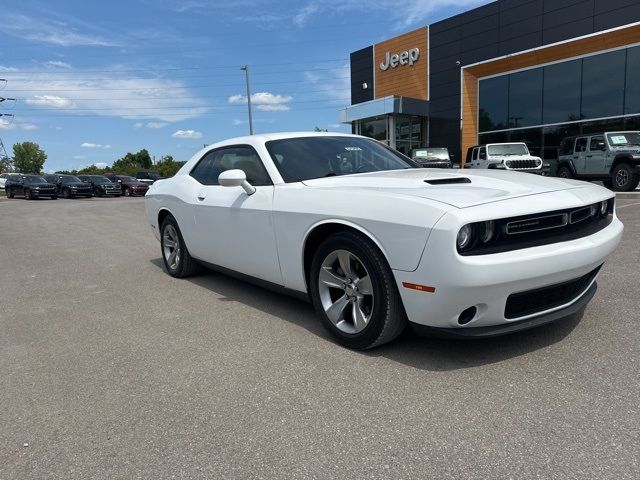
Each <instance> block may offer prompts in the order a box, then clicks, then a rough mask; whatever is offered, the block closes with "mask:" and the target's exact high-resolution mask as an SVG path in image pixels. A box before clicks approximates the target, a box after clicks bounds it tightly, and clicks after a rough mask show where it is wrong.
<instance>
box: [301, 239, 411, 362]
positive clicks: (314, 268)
mask: <svg viewBox="0 0 640 480" xmlns="http://www.w3.org/2000/svg"><path fill="white" fill-rule="evenodd" d="M337 250H346V251H347V252H349V253H350V254H352V255H355V257H357V259H358V260H359V261H360V262H361V263H362V265H363V266H364V268H365V269H366V271H367V272H368V275H369V276H370V279H371V287H372V291H373V301H372V309H371V313H370V315H371V317H370V319H369V321H368V323H367V325H366V327H365V328H364V329H363V330H361V331H360V332H357V333H346V332H344V331H343V330H341V329H339V328H338V327H337V326H336V325H334V324H333V323H332V322H331V320H329V317H328V316H327V314H326V312H325V308H324V307H323V305H322V300H321V298H320V291H319V284H320V282H319V274H320V269H321V268H322V264H323V262H324V261H325V259H326V258H327V257H328V256H329V255H331V254H332V253H333V252H336V251H337ZM309 278H310V280H309V287H310V296H311V300H312V303H313V306H314V308H315V310H316V313H317V314H318V316H319V317H320V320H321V322H322V324H323V325H324V327H325V328H326V329H327V330H328V331H329V333H330V334H331V336H332V337H333V338H335V339H336V340H337V341H338V343H340V344H342V345H344V346H345V347H348V348H353V349H357V350H364V349H368V348H373V347H377V346H379V345H382V344H384V343H387V342H390V341H391V340H393V339H394V338H396V337H397V336H398V335H400V334H401V333H402V331H403V330H404V328H405V327H406V324H407V318H406V315H405V312H404V308H403V306H402V299H401V298H400V294H399V293H398V289H397V287H396V282H395V278H394V276H393V273H392V272H391V268H390V267H389V264H388V263H387V260H386V258H385V257H384V255H383V254H382V252H380V250H379V249H378V247H377V246H376V245H375V244H374V243H373V242H372V241H371V240H369V238H367V237H366V236H364V235H362V234H359V233H355V232H341V233H337V234H335V235H332V236H331V237H329V238H328V239H327V240H325V241H324V242H322V244H320V246H319V247H318V249H317V251H316V252H315V254H314V257H313V262H312V264H311V272H310V276H309Z"/></svg>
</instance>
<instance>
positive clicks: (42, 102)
mask: <svg viewBox="0 0 640 480" xmlns="http://www.w3.org/2000/svg"><path fill="white" fill-rule="evenodd" d="M25 103H26V104H27V105H34V106H37V107H54V108H73V107H74V106H75V105H74V103H73V102H72V101H71V100H69V99H68V98H64V97H59V96H57V95H34V96H32V97H29V98H27V99H26V100H25Z"/></svg>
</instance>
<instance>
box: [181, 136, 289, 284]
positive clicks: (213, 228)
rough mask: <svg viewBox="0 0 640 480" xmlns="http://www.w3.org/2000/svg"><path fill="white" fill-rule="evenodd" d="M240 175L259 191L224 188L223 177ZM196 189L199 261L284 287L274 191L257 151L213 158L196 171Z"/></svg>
mask: <svg viewBox="0 0 640 480" xmlns="http://www.w3.org/2000/svg"><path fill="white" fill-rule="evenodd" d="M231 169H240V170H243V171H244V172H245V175H246V176H247V181H248V182H249V183H251V185H253V186H254V187H255V189H256V191H255V193H254V194H252V195H248V194H247V193H246V192H245V191H244V190H243V189H242V188H241V187H223V186H221V185H219V184H218V176H219V175H220V173H222V172H223V171H225V170H231ZM190 175H191V177H192V178H193V183H194V188H193V189H192V191H193V195H194V198H193V199H192V202H193V205H194V220H195V228H194V238H193V239H192V240H191V245H192V246H191V247H190V249H191V250H192V252H191V253H192V254H193V255H194V257H196V258H199V259H201V260H204V261H206V262H209V263H212V264H214V265H218V266H221V267H225V268H229V269H231V270H235V271H237V272H240V273H243V274H246V275H250V276H252V277H256V278H260V279H263V280H266V281H269V282H272V283H276V284H279V285H281V284H282V275H281V273H280V263H279V261H278V254H277V248H276V240H275V232H274V227H273V192H274V186H273V182H272V181H271V178H270V177H269V174H268V173H267V171H266V169H265V167H264V164H263V163H262V160H261V159H260V156H259V155H258V153H257V152H256V151H255V150H254V148H253V147H251V146H249V145H236V146H230V147H223V148H220V149H217V150H213V151H210V152H208V153H207V154H206V155H205V156H204V157H203V158H202V159H201V160H200V161H199V162H198V164H197V165H196V166H195V167H194V169H193V170H192V171H191V174H190Z"/></svg>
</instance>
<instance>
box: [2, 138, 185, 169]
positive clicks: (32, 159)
mask: <svg viewBox="0 0 640 480" xmlns="http://www.w3.org/2000/svg"><path fill="white" fill-rule="evenodd" d="M46 160H47V154H46V153H45V152H44V150H42V149H41V148H40V145H38V144H37V143H34V142H22V143H16V144H15V145H14V146H13V158H11V159H8V158H4V159H0V173H2V172H5V171H9V170H10V168H11V164H13V170H14V171H16V172H20V173H33V174H40V173H42V168H43V167H44V162H45V161H46ZM184 163H185V162H178V161H176V160H174V159H173V157H172V156H171V155H164V156H162V157H160V160H159V161H158V162H156V163H155V164H154V163H153V160H152V159H151V155H149V152H148V151H147V149H146V148H143V149H142V150H140V151H139V152H136V153H131V152H129V153H127V154H126V155H125V156H124V157H122V158H119V159H118V160H116V161H115V162H113V164H112V165H111V166H106V167H97V166H95V165H90V166H88V167H85V168H81V169H79V170H61V171H58V172H56V173H68V174H71V175H80V174H85V175H102V174H103V173H107V172H113V173H120V174H124V175H135V174H136V173H137V172H141V171H151V170H152V171H155V172H158V173H159V174H160V175H162V176H163V177H172V176H173V175H175V174H176V172H177V171H178V170H179V169H180V168H181V167H182V166H183V165H184Z"/></svg>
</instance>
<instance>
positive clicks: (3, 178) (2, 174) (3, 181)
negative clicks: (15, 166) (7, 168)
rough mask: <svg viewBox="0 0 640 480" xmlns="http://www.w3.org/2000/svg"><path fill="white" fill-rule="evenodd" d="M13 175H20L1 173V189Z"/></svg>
mask: <svg viewBox="0 0 640 480" xmlns="http://www.w3.org/2000/svg"><path fill="white" fill-rule="evenodd" d="M12 175H20V174H19V173H0V188H4V184H5V183H6V181H7V179H8V178H9V177H11V176H12Z"/></svg>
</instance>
